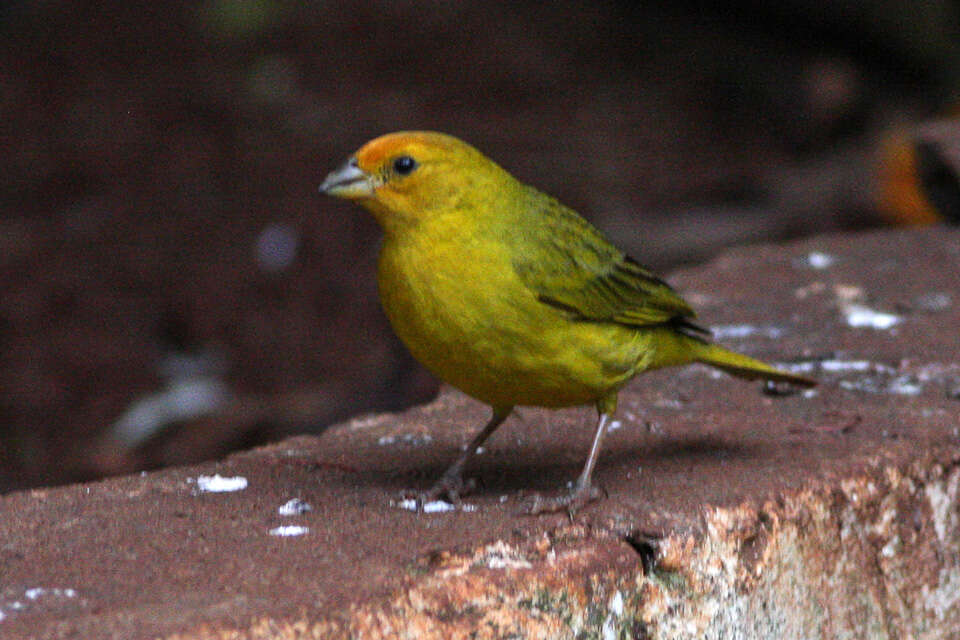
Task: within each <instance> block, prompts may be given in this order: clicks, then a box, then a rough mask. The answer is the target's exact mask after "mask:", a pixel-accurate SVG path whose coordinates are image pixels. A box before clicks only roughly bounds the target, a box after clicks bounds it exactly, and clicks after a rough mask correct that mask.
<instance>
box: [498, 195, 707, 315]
mask: <svg viewBox="0 0 960 640" xmlns="http://www.w3.org/2000/svg"><path fill="white" fill-rule="evenodd" d="M536 196H539V197H533V198H531V200H532V202H531V203H530V204H531V205H532V206H530V207H528V208H527V210H526V211H527V213H528V217H527V219H526V220H525V221H524V223H523V224H518V225H516V227H515V228H514V230H515V232H514V234H513V235H512V236H511V237H512V239H513V241H512V242H511V244H512V245H513V246H514V248H515V249H514V251H513V252H512V259H513V266H514V269H515V270H516V272H517V274H518V275H519V277H520V279H521V280H522V281H523V283H524V284H525V285H526V286H527V287H528V288H529V289H530V290H532V291H533V292H534V294H535V295H536V296H537V299H539V300H540V301H541V302H543V303H544V304H548V305H550V306H553V307H556V308H558V309H562V310H563V311H566V312H567V313H569V314H571V315H572V316H573V317H574V318H577V319H580V320H589V321H598V322H616V323H619V324H624V325H629V326H637V327H643V326H651V325H660V324H676V325H679V326H683V327H686V328H689V329H693V330H696V331H700V332H705V330H703V329H700V328H699V327H696V325H693V324H692V323H690V322H689V321H688V319H692V318H693V317H694V316H695V314H694V311H693V309H691V308H690V305H688V304H687V303H686V302H685V301H684V300H683V299H682V298H681V297H680V296H679V295H678V294H677V293H676V292H675V291H674V290H673V289H672V288H671V287H670V285H668V284H667V283H666V282H664V281H663V280H661V279H660V278H658V277H657V276H656V275H654V274H653V273H652V272H651V271H649V270H648V269H645V268H644V267H642V266H640V265H639V264H638V263H637V262H636V261H635V260H633V259H632V258H630V257H629V256H627V255H625V254H624V253H623V252H622V251H620V250H619V249H617V248H616V247H614V246H613V245H612V244H610V243H609V242H608V241H607V240H606V239H605V238H604V237H603V236H602V235H601V233H600V232H599V231H598V230H597V229H596V228H594V227H593V226H592V225H591V224H590V223H588V222H587V221H586V220H584V219H583V218H581V217H580V216H579V215H578V214H577V213H576V212H574V211H573V210H572V209H569V208H567V207H565V206H563V205H562V204H560V203H559V202H557V201H556V200H554V199H552V198H550V197H549V196H546V195H544V194H540V193H539V192H537V193H536ZM519 229H522V230H523V231H517V230H519Z"/></svg>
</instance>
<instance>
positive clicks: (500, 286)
mask: <svg viewBox="0 0 960 640" xmlns="http://www.w3.org/2000/svg"><path fill="white" fill-rule="evenodd" d="M404 266H406V268H403V267H404ZM383 267H384V265H383V263H382V262H381V269H380V277H379V281H380V282H379V284H380V296H381V300H382V302H383V306H384V309H385V311H386V313H387V316H388V317H389V319H390V321H391V323H392V324H393V327H394V329H395V331H396V332H397V334H398V335H399V336H400V338H401V340H403V342H404V343H405V344H406V345H407V347H408V348H409V349H410V351H411V353H413V355H414V357H416V358H417V359H418V360H419V361H420V362H422V363H423V364H424V365H425V366H426V367H427V368H428V369H430V370H431V371H432V372H433V373H434V374H435V375H437V376H438V377H440V378H441V379H442V380H444V381H446V382H448V383H450V384H452V385H453V386H455V387H457V388H459V389H461V390H462V391H464V392H465V393H467V394H469V395H471V396H473V397H475V398H477V399H478V400H481V401H483V402H485V403H487V404H490V405H493V406H496V407H508V406H513V405H536V406H548V407H558V406H570V405H576V404H585V403H590V402H594V401H596V400H598V399H600V398H602V397H603V396H605V395H607V393H609V391H610V390H611V389H614V388H617V387H619V386H620V385H622V384H623V383H624V382H626V380H628V379H629V378H630V377H631V376H632V375H633V373H634V372H635V371H636V363H637V361H638V359H641V358H642V354H643V351H644V349H645V348H646V346H647V345H646V343H647V340H646V339H645V336H644V334H643V333H642V332H638V331H636V330H632V329H627V328H625V327H620V326H616V325H602V324H596V323H585V322H575V321H571V320H570V319H568V318H567V317H565V316H564V315H563V314H562V313H560V312H558V311H557V310H555V309H553V308H551V307H549V306H547V305H545V304H543V303H542V302H540V301H539V300H537V299H536V297H535V296H534V295H533V293H532V292H530V291H529V290H527V289H526V288H523V287H522V286H520V285H518V283H517V282H515V281H514V280H512V279H511V277H510V276H511V275H512V273H503V272H500V271H499V270H496V269H493V270H486V271H482V272H477V271H475V270H472V269H470V268H469V266H466V267H463V268H450V269H449V270H447V271H446V272H443V273H440V272H437V271H436V270H434V271H425V270H421V269H414V270H411V269H410V267H409V265H401V266H400V268H398V267H397V265H393V266H392V267H391V268H387V269H384V268H383Z"/></svg>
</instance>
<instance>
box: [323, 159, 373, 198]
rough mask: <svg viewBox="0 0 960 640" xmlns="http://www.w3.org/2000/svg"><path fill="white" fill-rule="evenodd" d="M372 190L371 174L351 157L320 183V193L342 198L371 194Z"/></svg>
mask: <svg viewBox="0 0 960 640" xmlns="http://www.w3.org/2000/svg"><path fill="white" fill-rule="evenodd" d="M372 191H373V188H372V185H371V184H370V174H368V173H367V172H366V171H364V170H363V169H361V168H360V167H359V166H358V165H357V159H356V158H350V159H349V160H347V161H346V162H345V163H344V164H343V166H341V167H340V168H339V169H337V170H335V171H332V172H331V173H330V175H328V176H327V178H326V179H325V180H324V181H323V184H321V185H320V193H326V194H328V195H331V196H336V197H341V198H350V197H354V198H356V197H360V196H364V195H370V193H372Z"/></svg>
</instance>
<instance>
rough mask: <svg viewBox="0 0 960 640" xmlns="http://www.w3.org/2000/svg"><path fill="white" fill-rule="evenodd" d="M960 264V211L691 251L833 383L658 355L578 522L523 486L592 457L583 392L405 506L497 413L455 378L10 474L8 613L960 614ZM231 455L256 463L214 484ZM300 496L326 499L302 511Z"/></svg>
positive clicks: (654, 627) (307, 626)
mask: <svg viewBox="0 0 960 640" xmlns="http://www.w3.org/2000/svg"><path fill="white" fill-rule="evenodd" d="M958 274H960V233H958V232H957V231H951V230H948V229H942V228H941V229H928V230H923V231H915V232H914V231H911V232H883V233H874V234H867V235H857V236H835V237H824V238H817V239H813V240H809V241H805V242H803V243H799V244H795V245H791V246H789V247H757V248H751V249H743V250H738V251H735V252H731V253H729V254H727V255H726V256H724V257H723V258H721V259H720V260H718V261H715V262H714V263H712V264H711V265H708V266H706V267H703V268H699V269H693V270H689V271H684V272H681V273H678V274H675V276H674V277H673V278H671V279H672V281H673V282H674V283H675V284H676V285H677V286H678V287H679V288H681V289H682V290H683V292H684V293H685V294H686V295H687V297H688V298H691V299H692V301H693V302H694V303H695V305H696V306H697V307H698V308H699V309H700V310H701V320H703V321H704V322H706V323H708V324H710V325H711V326H713V327H715V328H716V329H717V334H718V337H720V339H721V340H722V341H723V342H725V343H727V344H730V345H731V346H733V347H736V348H739V349H741V350H744V351H746V352H748V353H751V354H753V355H757V356H760V357H764V358H767V359H772V360H776V361H780V362H782V363H786V364H790V365H791V366H795V367H797V368H798V369H808V370H810V372H811V373H812V374H813V375H816V376H817V377H818V378H819V379H821V381H822V382H823V384H822V386H821V387H819V388H818V389H817V390H815V391H814V392H812V393H805V394H796V395H790V396H777V395H764V394H761V393H760V392H759V388H758V387H757V386H756V385H750V384H744V383H738V382H734V381H732V380H730V379H728V378H726V377H721V376H714V375H712V374H711V373H709V372H708V371H707V370H706V369H702V368H696V367H692V368H688V369H684V370H673V371H664V372H656V373H653V374H650V375H647V376H644V377H642V378H640V379H639V380H638V381H637V382H636V383H635V384H633V385H632V386H631V387H630V389H629V390H628V391H627V392H626V393H624V394H623V399H622V402H621V410H620V415H619V421H618V423H616V424H615V425H613V429H612V431H611V433H610V434H609V437H608V444H607V447H606V449H605V451H604V455H603V457H602V458H601V461H600V465H599V467H598V473H597V480H598V481H599V482H600V483H601V484H602V485H603V486H604V487H605V488H606V489H607V491H608V493H609V496H608V497H607V498H606V499H605V500H603V501H602V502H600V503H598V504H595V505H593V506H591V507H590V508H589V509H586V510H584V511H583V512H582V513H581V514H580V515H578V517H577V518H576V519H575V520H574V521H572V522H571V521H569V520H568V519H567V518H565V517H563V516H545V517H538V518H531V517H526V516H521V515H517V510H518V508H519V507H520V506H521V503H522V500H523V498H524V496H525V495H526V494H528V493H529V492H531V491H552V490H556V489H557V488H558V487H559V486H561V485H562V483H563V481H564V480H566V479H569V478H572V477H574V476H575V475H576V473H577V471H578V467H579V465H580V463H581V461H582V458H583V456H584V455H585V452H586V449H587V447H588V445H589V439H590V426H589V424H590V422H591V420H590V413H589V412H588V411H586V410H569V411H561V412H545V411H539V410H523V411H521V415H520V416H519V418H514V419H512V420H511V421H510V422H509V423H507V424H506V425H505V426H504V427H503V430H502V432H498V434H497V435H496V436H495V437H494V438H493V440H492V441H491V442H490V446H489V448H488V451H487V452H486V453H484V454H483V456H481V459H480V460H479V461H478V464H477V465H476V466H475V468H474V469H473V470H472V474H473V475H475V476H476V477H478V478H479V479H480V480H481V487H480V490H479V491H478V492H477V493H476V494H475V495H472V496H470V497H469V499H468V503H469V504H470V505H471V509H470V510H465V511H462V512H441V513H427V514H416V513H412V512H410V511H407V510H405V509H403V508H402V506H401V505H400V503H399V500H398V498H397V496H398V494H399V492H400V490H401V489H403V488H406V487H422V486H425V485H426V484H428V483H429V482H430V480H431V479H432V478H433V477H435V475H436V474H437V473H439V471H440V470H442V468H443V466H444V465H445V464H446V463H447V462H448V461H449V460H450V459H451V457H452V456H453V455H454V453H455V451H456V449H457V447H458V446H460V445H461V444H462V443H463V442H464V441H465V440H466V438H467V434H468V433H469V432H470V431H472V430H473V429H475V428H476V425H477V424H478V423H479V422H480V421H481V420H482V419H483V418H484V411H483V409H482V407H479V406H477V405H476V404H475V403H473V402H472V401H470V400H468V399H466V398H464V397H463V396H461V395H459V394H457V393H454V392H446V393H444V394H443V395H441V397H440V398H439V399H438V400H437V401H436V402H434V403H432V404H430V405H427V406H424V407H419V408H416V409H413V410H410V411H408V412H405V413H403V414H398V415H381V416H370V417H365V418H358V419H356V420H354V421H351V422H349V423H345V424H343V425H339V426H338V427H335V428H332V429H331V430H330V431H329V432H328V433H326V434H324V435H323V436H322V437H321V438H313V437H301V438H294V439H291V440H288V441H285V442H282V443H278V444H276V445H273V446H270V447H266V448H262V449H258V450H255V451H251V452H247V453H243V454H238V455H235V456H232V457H230V458H228V459H227V460H225V461H222V462H219V463H210V464H207V465H202V466H199V467H195V468H182V469H171V470H166V471H162V472H158V473H151V474H144V475H141V476H130V477H124V478H117V479H112V480H108V481H105V482H101V483H94V484H89V485H82V486H71V487H63V488H56V489H43V490H36V491H30V492H23V493H16V494H11V495H8V496H5V497H3V498H2V499H0V637H3V638H28V637H31V638H32V637H37V638H60V637H63V638H67V637H71V638H72V637H82V638H92V637H96V638H141V637H143V638H155V637H158V638H184V639H187V638H190V639H194V638H237V639H241V638H243V639H248V638H249V639H253V638H327V637H334V638H337V637H352V638H380V637H390V638H393V637H397V638H507V637H514V638H604V639H606V638H771V637H776V638H836V637H871V638H917V639H933V638H949V637H955V636H956V629H958V628H960V518H958V496H957V492H958V487H960V437H958V433H960V344H958V343H960V340H958V338H957V329H956V328H957V327H960V276H958ZM214 474H220V475H221V476H224V477H226V478H240V477H242V478H244V479H245V480H246V483H247V484H246V486H245V487H244V488H239V485H238V486H236V487H234V488H236V489H238V490H236V491H232V492H222V493H216V492H210V491H206V490H203V480H202V479H201V476H212V475H214ZM291 499H299V500H302V501H304V502H305V503H307V504H309V505H310V507H311V509H310V510H309V511H303V512H300V513H298V511H302V508H301V509H298V508H297V507H296V505H288V512H287V513H286V515H282V514H281V513H280V512H279V511H278V509H279V507H281V505H286V504H287V503H288V501H290V500H291ZM284 527H287V528H284ZM289 527H302V529H299V530H297V529H291V528H289ZM297 532H299V533H301V534H302V535H288V536H281V535H278V534H279V533H288V534H291V533H297Z"/></svg>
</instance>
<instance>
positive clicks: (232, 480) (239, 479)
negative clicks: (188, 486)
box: [197, 474, 247, 493]
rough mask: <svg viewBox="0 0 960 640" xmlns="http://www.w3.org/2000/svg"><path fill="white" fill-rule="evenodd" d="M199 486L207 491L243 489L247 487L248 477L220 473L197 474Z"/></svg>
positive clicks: (225, 491) (219, 491)
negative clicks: (225, 475) (210, 474)
mask: <svg viewBox="0 0 960 640" xmlns="http://www.w3.org/2000/svg"><path fill="white" fill-rule="evenodd" d="M197 488H198V489H199V490H200V491H204V492H206V493H227V492H230V491H243V490H244V489H246V488H247V479H246V478H244V477H243V476H233V477H229V478H227V477H224V476H221V475H220V474H215V475H212V476H197Z"/></svg>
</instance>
